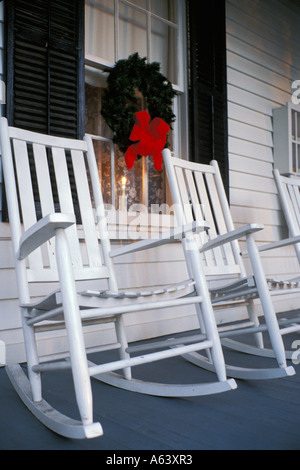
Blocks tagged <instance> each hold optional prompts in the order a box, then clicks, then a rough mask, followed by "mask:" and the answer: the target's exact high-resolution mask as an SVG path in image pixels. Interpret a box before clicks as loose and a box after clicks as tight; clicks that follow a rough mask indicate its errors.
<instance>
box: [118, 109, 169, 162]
mask: <svg viewBox="0 0 300 470" xmlns="http://www.w3.org/2000/svg"><path fill="white" fill-rule="evenodd" d="M135 121H136V124H135V125H134V126H133V129H132V132H131V134H130V137H129V139H130V140H132V141H137V140H139V142H136V143H135V144H132V145H130V147H129V148H128V149H127V151H126V153H125V156H124V157H125V162H126V165H127V168H128V169H129V170H130V169H131V168H132V167H133V164H134V162H135V159H136V157H137V156H138V155H141V156H145V157H146V156H147V155H152V157H153V162H154V167H155V169H156V170H158V171H161V169H162V153H161V152H162V150H163V148H164V146H165V143H166V140H167V133H168V132H169V130H170V126H169V125H168V124H167V123H166V122H164V121H163V120H162V119H160V118H154V119H153V121H152V122H151V123H150V124H149V121H150V116H149V114H148V112H147V111H140V112H138V113H135Z"/></svg>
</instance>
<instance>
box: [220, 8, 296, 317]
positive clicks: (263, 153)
mask: <svg viewBox="0 0 300 470" xmlns="http://www.w3.org/2000/svg"><path fill="white" fill-rule="evenodd" d="M226 15H227V71H228V117H229V121H228V129H229V142H228V149H229V167H230V202H231V208H232V213H233V217H234V222H235V225H236V227H239V226H241V225H243V224H245V223H249V222H261V223H263V224H264V225H265V230H264V232H259V233H258V234H257V237H256V239H257V241H258V242H262V243H269V242H272V241H275V240H279V239H280V238H283V237H285V236H286V235H287V229H286V225H285V221H284V218H283V214H282V211H281V207H280V204H279V200H278V195H277V191H276V187H275V184H274V180H273V164H274V160H273V124H272V110H273V109H274V108H276V107H280V106H282V105H285V104H286V102H288V101H291V96H292V88H291V84H292V82H293V81H294V80H297V79H299V77H300V52H299V41H300V31H299V21H300V15H299V13H297V12H296V10H295V11H294V10H292V9H290V8H288V7H286V6H285V5H284V4H283V2H280V1H277V0H272V1H271V0H252V1H251V2H249V1H247V0H228V1H227V3H226ZM263 259H264V266H265V270H266V274H267V275H268V276H271V277H276V273H277V272H278V270H279V269H280V274H281V275H284V276H286V278H289V277H291V276H293V275H297V274H298V272H299V266H298V264H297V262H296V260H295V256H294V252H293V248H285V249H284V250H277V251H276V252H274V253H268V254H267V255H265V254H264V256H263ZM287 302H288V303H287V304H285V303H284V302H282V301H280V303H278V304H276V308H277V310H279V311H280V310H285V309H286V308H288V306H292V308H296V307H298V303H297V300H291V301H290V300H288V301H287Z"/></svg>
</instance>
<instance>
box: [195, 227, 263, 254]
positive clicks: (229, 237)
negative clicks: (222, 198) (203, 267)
mask: <svg viewBox="0 0 300 470" xmlns="http://www.w3.org/2000/svg"><path fill="white" fill-rule="evenodd" d="M263 228H264V226H263V225H262V224H248V225H245V226H243V227H240V228H238V229H236V230H232V231H230V232H228V233H225V234H224V235H219V236H217V237H216V238H214V239H213V240H211V241H209V242H207V243H205V244H204V245H203V246H202V247H201V248H200V252H204V251H207V250H212V249H213V248H217V247H218V246H221V245H224V244H225V243H229V242H232V241H234V240H238V239H239V238H241V237H244V236H245V235H251V234H252V233H255V232H258V231H260V230H263Z"/></svg>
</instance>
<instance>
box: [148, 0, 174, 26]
mask: <svg viewBox="0 0 300 470" xmlns="http://www.w3.org/2000/svg"><path fill="white" fill-rule="evenodd" d="M151 12H152V13H154V14H155V15H158V16H160V17H162V18H164V19H165V20H168V21H172V22H173V23H176V15H177V12H176V1H175V0H164V1H162V0H151Z"/></svg>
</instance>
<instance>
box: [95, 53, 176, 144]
mask: <svg viewBox="0 0 300 470" xmlns="http://www.w3.org/2000/svg"><path fill="white" fill-rule="evenodd" d="M137 91H139V92H140V93H141V94H142V96H143V98H144V100H145V106H146V108H147V110H148V113H149V115H150V118H151V119H154V118H156V117H157V118H161V119H162V120H163V121H165V122H166V123H167V124H169V126H170V127H171V124H172V122H174V121H175V115H174V114H173V111H172V101H173V98H174V96H175V95H176V92H175V91H174V90H173V88H172V85H171V82H170V81H169V80H168V79H167V78H166V77H164V76H163V75H162V74H161V73H160V64H159V63H158V62H152V63H147V62H146V58H145V57H144V58H141V57H139V55H138V53H135V54H132V55H131V56H129V57H128V59H121V60H119V61H118V62H116V64H115V66H114V68H113V69H111V70H110V71H109V75H108V78H107V88H106V89H105V91H104V96H103V101H102V108H101V114H102V116H103V117H104V119H105V121H106V123H107V124H108V126H109V127H110V128H111V130H112V131H113V141H114V143H116V144H117V145H118V147H119V149H120V150H121V151H122V152H126V150H127V148H128V146H129V145H131V144H132V142H131V141H130V140H129V136H130V133H131V131H132V128H133V126H134V123H135V113H136V112H137V111H139V109H138V103H139V99H138V98H137V96H136V92H137ZM167 145H168V144H167Z"/></svg>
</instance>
